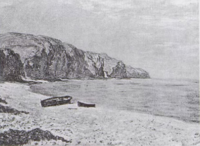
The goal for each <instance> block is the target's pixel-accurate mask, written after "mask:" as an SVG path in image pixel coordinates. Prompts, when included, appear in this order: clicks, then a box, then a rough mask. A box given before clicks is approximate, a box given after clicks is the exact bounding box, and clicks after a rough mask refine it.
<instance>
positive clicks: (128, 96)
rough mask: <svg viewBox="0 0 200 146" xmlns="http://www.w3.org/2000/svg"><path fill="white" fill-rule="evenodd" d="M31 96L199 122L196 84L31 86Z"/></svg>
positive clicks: (141, 81) (117, 82) (69, 83)
mask: <svg viewBox="0 0 200 146" xmlns="http://www.w3.org/2000/svg"><path fill="white" fill-rule="evenodd" d="M31 89H32V91H34V92H37V93H41V94H44V95H48V96H61V95H70V96H72V97H73V102H74V103H75V102H77V101H78V100H80V101H85V102H91V103H96V106H97V107H105V108H112V109H118V110H129V111H137V112H144V113H149V114H154V115H159V116H166V117H173V118H176V119H180V120H184V121H187V122H199V121H200V120H199V115H200V114H199V109H200V105H199V81H197V80H196V81H195V80H161V79H123V80H118V79H108V80H66V81H60V82H49V83H42V84H33V85H31Z"/></svg>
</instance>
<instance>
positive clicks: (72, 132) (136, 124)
mask: <svg viewBox="0 0 200 146" xmlns="http://www.w3.org/2000/svg"><path fill="white" fill-rule="evenodd" d="M0 93H1V98H2V99H4V100H6V101H7V102H8V105H9V106H11V107H13V108H15V109H18V110H21V111H22V110H23V111H27V112H29V114H19V115H14V114H10V113H2V114H0V126H1V132H4V131H7V130H8V129H15V130H26V131H27V130H31V129H35V128H42V129H44V130H49V131H51V132H52V134H54V135H58V136H61V137H63V138H65V139H67V140H71V141H72V143H70V144H67V145H73V146H74V145H81V146H89V145H91V146H94V145H95V146H98V145H118V146H120V145H121V146H132V145H136V146H140V145H143V146H155V145H156V146H169V145H170V146H198V145H200V132H199V131H200V125H199V124H196V123H186V122H183V121H179V120H176V119H172V118H166V117H159V116H153V115H148V114H142V113H136V112H129V111H121V110H114V109H113V110H112V109H105V108H100V107H97V108H89V109H85V108H79V107H77V106H76V105H75V104H72V105H63V106H57V107H49V108H42V107H41V105H40V100H42V99H45V98H47V96H44V95H41V94H37V93H32V92H31V91H30V88H29V86H28V85H25V84H19V83H1V84H0ZM42 144H45V143H44V142H39V143H37V145H42ZM54 144H55V145H56V143H54ZM29 145H30V143H29ZM57 145H58V143H57Z"/></svg>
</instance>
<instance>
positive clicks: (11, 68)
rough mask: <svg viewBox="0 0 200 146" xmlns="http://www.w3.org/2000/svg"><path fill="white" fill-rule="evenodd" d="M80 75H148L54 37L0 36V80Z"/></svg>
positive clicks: (111, 76) (8, 34) (49, 78)
mask: <svg viewBox="0 0 200 146" xmlns="http://www.w3.org/2000/svg"><path fill="white" fill-rule="evenodd" d="M81 78H149V74H148V73H147V72H146V71H144V70H142V69H136V68H132V67H130V66H126V65H125V64H124V63H123V62H122V61H118V60H116V59H114V58H111V57H109V56H108V55H106V54H98V53H93V52H85V51H82V50H80V49H77V48H76V47H74V46H73V45H71V44H67V43H63V42H61V41H60V40H57V39H54V38H50V37H46V36H35V35H31V34H21V33H6V34H2V35H0V80H9V81H21V80H22V79H31V80H57V79H81Z"/></svg>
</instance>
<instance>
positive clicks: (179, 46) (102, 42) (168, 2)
mask: <svg viewBox="0 0 200 146" xmlns="http://www.w3.org/2000/svg"><path fill="white" fill-rule="evenodd" d="M6 32H20V33H29V34H35V35H46V36H50V37H54V38H57V39H60V40H62V41H63V42H67V43H70V44H73V45H74V46H76V47H77V48H79V49H82V50H86V51H93V52H97V53H107V54H108V55H109V56H111V57H114V58H116V59H119V60H122V61H123V62H124V63H125V64H127V65H131V66H133V67H136V68H142V69H145V70H146V71H147V72H149V74H150V76H151V77H152V78H189V79H198V78H199V4H198V0H17V1H16V0H0V33H1V34H3V33H6Z"/></svg>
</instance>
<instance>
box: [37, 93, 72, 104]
mask: <svg viewBox="0 0 200 146" xmlns="http://www.w3.org/2000/svg"><path fill="white" fill-rule="evenodd" d="M71 99H72V97H71V96H62V97H52V98H48V99H45V100H42V101H41V105H42V107H48V106H58V105H63V104H70V103H71Z"/></svg>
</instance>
